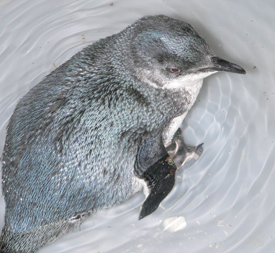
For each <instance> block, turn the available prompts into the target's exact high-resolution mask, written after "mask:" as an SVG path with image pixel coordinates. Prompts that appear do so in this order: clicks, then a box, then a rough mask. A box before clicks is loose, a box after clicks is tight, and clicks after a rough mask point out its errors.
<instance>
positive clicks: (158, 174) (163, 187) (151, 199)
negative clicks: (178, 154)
mask: <svg viewBox="0 0 275 253" xmlns="http://www.w3.org/2000/svg"><path fill="white" fill-rule="evenodd" d="M175 172H176V166H175V164H174V162H173V161H172V160H171V158H170V157H167V156H166V157H163V158H162V159H160V160H159V161H158V162H157V163H155V164H154V165H153V166H151V167H150V168H149V169H148V171H147V172H146V173H145V181H147V185H148V187H149V188H151V189H150V193H149V195H148V197H147V198H146V200H145V201H144V203H143V204H142V207H141V210H140V213H139V220H140V219H143V218H144V217H146V216H148V215H150V214H151V213H153V212H154V211H155V210H156V209H157V208H158V206H159V204H160V203H161V201H162V200H163V199H164V198H165V197H166V196H167V195H168V194H169V193H170V192H171V190H172V189H173V187H174V184H175Z"/></svg>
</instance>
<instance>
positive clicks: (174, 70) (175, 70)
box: [171, 69, 180, 72]
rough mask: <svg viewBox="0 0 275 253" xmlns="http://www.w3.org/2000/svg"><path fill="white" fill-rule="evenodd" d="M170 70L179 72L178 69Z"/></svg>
mask: <svg viewBox="0 0 275 253" xmlns="http://www.w3.org/2000/svg"><path fill="white" fill-rule="evenodd" d="M171 71H172V72H179V71H180V70H179V69H171Z"/></svg>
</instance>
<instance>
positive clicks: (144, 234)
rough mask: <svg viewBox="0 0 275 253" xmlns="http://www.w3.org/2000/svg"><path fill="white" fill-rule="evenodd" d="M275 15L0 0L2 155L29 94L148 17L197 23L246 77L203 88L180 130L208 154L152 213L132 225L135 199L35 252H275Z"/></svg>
mask: <svg viewBox="0 0 275 253" xmlns="http://www.w3.org/2000/svg"><path fill="white" fill-rule="evenodd" d="M5 3H6V4H5ZM274 7H275V4H274V3H272V4H271V3H269V4H267V1H261V2H259V1H256V0H253V1H251V2H250V4H249V5H247V3H246V1H244V0H240V1H238V2H236V3H235V2H232V1H219V2H217V1H212V0H210V1H207V2H206V1H205V2H202V1H198V0H196V1H192V3H191V2H190V3H189V4H186V3H185V2H184V1H176V0H172V1H169V3H168V2H167V1H157V0H148V1H146V3H145V2H140V1H136V0H135V1H126V0H121V1H106V0H103V1H99V0H95V1H86V0H79V1H75V0H70V1H57V2H55V4H52V3H51V4H50V3H49V1H46V0H39V1H36V0H13V1H2V2H1V5H0V16H1V26H0V38H1V43H0V55H1V57H0V69H1V70H2V71H1V76H0V97H1V100H0V117H1V124H0V150H2V149H3V145H4V138H5V127H6V125H7V122H8V119H9V117H10V116H11V114H12V111H13V110H14V107H15V105H16V103H17V102H18V101H19V99H20V98H21V97H22V96H23V95H24V94H25V93H26V92H27V91H28V90H29V89H30V88H31V87H33V86H34V85H35V84H37V83H38V82H39V81H40V80H42V78H43V77H44V76H45V75H47V74H48V73H50V72H51V71H52V70H54V69H55V68H56V67H58V66H60V65H61V64H62V63H63V62H65V61H66V60H67V59H69V58H70V57H71V56H72V55H74V54H75V53H76V52H78V51H80V50H81V49H82V48H83V47H85V46H86V45H88V44H91V43H93V42H94V41H96V40H98V39H99V38H102V37H106V36H108V35H111V34H114V33H116V32H119V31H120V30H122V29H123V28H124V27H125V26H126V25H128V24H130V23H132V22H133V21H134V20H136V19H137V18H139V17H141V16H144V15H148V14H159V13H163V14H167V15H170V16H173V17H176V18H180V19H183V20H186V21H188V22H190V23H192V25H193V26H194V27H195V28H196V29H197V30H198V31H199V33H200V34H201V35H202V36H203V37H204V38H205V39H206V40H207V41H208V42H209V44H210V45H211V47H212V49H213V50H214V52H216V53H217V54H218V55H220V56H221V57H223V58H226V59H228V60H230V61H233V62H236V63H238V64H240V65H242V66H243V67H245V68H246V70H247V75H246V76H239V75H234V74H230V73H218V74H216V75H213V76H211V77H209V78H208V79H207V80H206V81H205V83H204V86H203V88H202V91H201V93H200V95H199V97H198V101H197V102H196V104H195V106H194V108H193V109H192V111H191V112H190V113H189V114H188V116H187V118H186V121H185V122H184V124H183V126H182V129H183V130H184V136H185V138H186V140H187V141H188V142H189V143H190V144H192V145H198V144H199V143H202V142H204V153H203V155H202V157H201V158H200V160H198V161H197V162H196V163H194V162H191V163H189V164H187V165H186V166H185V167H184V168H182V169H181V170H180V171H179V172H178V174H177V180H176V185H175V188H174V189H173V191H172V193H171V194H170V195H169V196H168V198H167V199H165V200H164V201H163V203H162V205H161V207H160V208H159V209H158V210H157V211H156V212H155V213H154V214H153V215H151V216H149V217H147V218H146V219H144V220H141V221H138V220H137V217H138V212H139V207H140V205H141V204H142V202H143V200H144V197H143V195H142V193H139V194H136V195H135V196H133V197H132V198H131V199H129V200H128V201H125V202H124V203H122V204H121V205H119V206H117V207H114V208H112V209H109V210H104V211H101V212H99V213H97V214H95V215H93V216H92V217H91V218H89V219H87V221H86V222H84V223H83V225H82V226H81V231H78V232H75V233H71V234H68V235H66V236H64V237H62V238H61V239H60V240H58V241H56V242H55V243H53V244H51V245H49V246H47V247H45V248H43V249H41V251H40V252H41V253H42V252H49V251H52V252H98V251H101V252H155V251H158V252H167V251H172V252H183V251H185V252H203V253H207V252H214V251H220V252H273V251H274V247H275V243H274V242H273V240H272V238H273V237H275V234H274V226H275V219H274V218H275V217H274V215H275V204H274V201H273V200H274V197H275V191H274V186H273V185H274V183H273V182H274V181H275V173H274V171H275V170H274V164H275V157H274V152H275V144H274V142H275V128H274V125H275V112H274V108H275V75H274V69H275V63H274V59H273V57H272V53H271V51H272V50H271V49H272V48H273V47H274V45H273V44H274V40H272V39H270V38H274V37H275V32H274V28H273V26H272V24H273V23H274V22H271V21H274V17H273V14H272V12H271V11H270V10H271V9H272V8H273V9H274ZM206 10H207V11H206ZM0 201H1V202H0V207H1V209H0V215H1V218H2V219H1V220H0V226H2V225H3V217H4V209H3V207H4V200H3V198H1V200H0ZM168 217H185V220H186V223H187V226H186V227H185V228H184V229H183V230H181V231H177V232H173V233H172V232H169V231H163V226H162V221H163V220H165V219H166V218H168Z"/></svg>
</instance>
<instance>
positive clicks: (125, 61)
mask: <svg viewBox="0 0 275 253" xmlns="http://www.w3.org/2000/svg"><path fill="white" fill-rule="evenodd" d="M217 71H228V72H233V73H240V74H244V73H245V70H244V69H243V68H241V67H240V66H238V65H236V64H233V63H230V62H228V61H226V60H223V59H221V58H219V57H218V56H216V55H215V54H214V53H213V51H212V50H211V49H210V48H209V46H208V45H207V43H206V42H205V40H204V39H202V38H201V37H200V36H199V35H198V33H197V32H196V31H195V30H194V29H193V28H192V27H191V26H190V25H189V24H187V23H185V22H183V21H180V20H176V19H173V18H170V17H167V16H164V15H157V16H146V17H143V18H141V19H139V20H137V21H136V22H135V23H133V24H132V25H130V26H128V27H127V28H126V29H124V30H123V31H121V32H120V33H118V34H115V35H112V36H109V37H107V38H104V39H100V40H99V41H97V42H95V43H94V44H92V45H90V46H88V47H86V48H84V49H83V50H82V51H80V52H79V53H77V54H76V55H74V56H73V57H72V58H71V59H69V60H68V61H67V62H65V63H64V64H62V65H61V66H60V67H58V68H57V69H55V70H54V71H53V72H51V73H50V74H49V75H48V76H46V77H45V78H44V79H43V80H42V81H41V82H40V83H39V84H37V85H36V86H34V87H33V88H32V89H31V90H30V91H29V92H28V93H27V94H26V95H25V96H24V97H23V98H22V99H21V100H20V101H19V103H18V105H17V106H16V108H15V110H14V113H13V115H12V116H11V119H10V121H9V124H8V127H7V136H6V142H5V146H4V152H3V157H2V160H3V166H2V187H3V194H4V197H5V203H6V212H5V225H4V227H3V230H2V234H1V239H0V245H1V247H0V248H1V252H36V251H38V249H39V248H41V247H42V246H43V245H46V244H48V243H50V242H52V241H54V240H55V239H56V238H58V237H59V236H60V235H62V234H64V233H67V232H68V231H70V230H72V229H73V228H74V227H75V226H76V224H79V222H81V221H82V220H83V219H84V218H85V217H86V216H87V215H89V214H90V213H94V212H96V211H97V210H100V209H104V208H109V207H111V206H114V205H115V204H118V203H120V202H121V201H124V200H126V199H127V198H129V197H130V196H131V195H133V194H134V193H136V192H137V191H140V190H142V189H145V190H146V192H147V196H146V199H145V201H144V203H143V205H142V207H141V210H140V214H139V219H141V218H144V217H146V216H147V215H149V214H151V213H152V212H154V211H155V210H156V209H157V208H158V206H159V204H160V202H161V201H162V200H163V199H164V198H165V197H166V196H167V195H168V194H169V192H170V191H171V189H172V188H173V186H174V183H175V173H176V171H177V169H178V168H179V167H180V166H181V164H182V163H184V162H186V161H187V160H190V159H191V158H195V159H197V158H198V157H199V156H200V154H201V153H202V147H201V145H199V146H197V147H190V146H187V145H185V144H184V141H183V139H182V134H181V132H180V130H179V127H180V125H181V123H182V121H183V119H184V118H185V116H186V114H187V112H188V111H189V109H190V108H191V107H192V105H193V104H194V102H195V100H196V98H197V95H198V93H199V91H200V89H201V86H202V82H203V78H205V77H207V76H209V75H211V74H213V73H215V72H217Z"/></svg>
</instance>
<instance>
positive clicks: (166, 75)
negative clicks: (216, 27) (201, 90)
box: [130, 15, 245, 88]
mask: <svg viewBox="0 0 275 253" xmlns="http://www.w3.org/2000/svg"><path fill="white" fill-rule="evenodd" d="M132 32H133V37H132V40H131V44H130V50H131V54H132V58H133V62H134V68H135V69H136V72H137V76H138V77H139V78H140V79H142V81H143V82H147V83H148V84H150V85H152V86H155V87H159V88H175V87H176V88H184V87H185V86H188V85H192V83H193V82H197V81H199V80H201V79H203V78H205V77H207V76H209V75H211V74H213V73H215V72H217V71H228V72H234V73H242V74H244V73H245V70H244V69H242V68H241V67H240V66H238V65H236V64H233V63H230V62H228V61H225V60H223V59H221V58H219V57H217V56H216V55H215V54H214V53H213V51H212V50H211V49H210V48H209V46H208V45H207V43H206V42H205V40H204V39H202V38H201V37H200V36H199V34H198V33H197V32H196V31H195V30H194V29H193V28H192V27H191V26H190V25H189V24H187V23H185V22H183V21H179V20H176V19H172V18H170V17H167V16H164V15H158V16H147V17H144V18H142V19H140V20H138V21H137V22H136V23H134V24H133V26H132ZM172 83H173V84H172ZM175 83H176V86H175Z"/></svg>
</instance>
